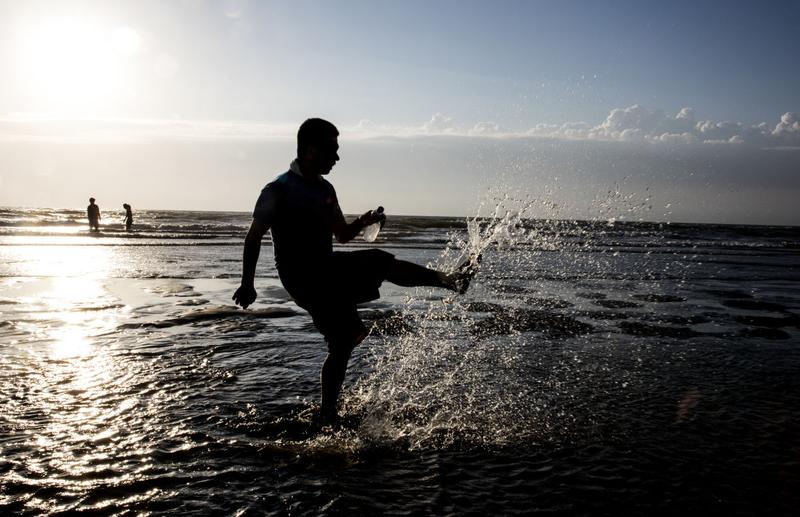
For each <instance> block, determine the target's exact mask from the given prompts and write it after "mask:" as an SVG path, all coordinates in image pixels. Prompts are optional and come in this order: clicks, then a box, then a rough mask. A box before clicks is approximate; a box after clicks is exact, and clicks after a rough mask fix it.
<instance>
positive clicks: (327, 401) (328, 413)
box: [319, 345, 351, 423]
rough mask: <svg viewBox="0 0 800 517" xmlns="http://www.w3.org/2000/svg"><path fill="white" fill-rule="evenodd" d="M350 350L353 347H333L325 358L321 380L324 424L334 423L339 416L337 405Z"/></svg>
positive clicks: (321, 412) (321, 414) (322, 419)
mask: <svg viewBox="0 0 800 517" xmlns="http://www.w3.org/2000/svg"><path fill="white" fill-rule="evenodd" d="M350 350H351V347H350V346H347V345H344V346H340V347H335V346H332V347H331V350H330V351H329V352H328V356H327V357H326V358H325V362H324V363H323V364H322V371H321V372H320V376H319V377H320V379H319V380H320V384H321V385H322V404H321V407H320V419H321V421H322V422H323V423H332V422H334V421H335V420H336V417H337V415H338V413H337V411H336V405H337V403H338V401H339V393H340V392H341V391H342V384H343V383H344V376H345V373H346V372H347V362H348V361H349V360H350Z"/></svg>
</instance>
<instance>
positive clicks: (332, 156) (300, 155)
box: [297, 118, 339, 174]
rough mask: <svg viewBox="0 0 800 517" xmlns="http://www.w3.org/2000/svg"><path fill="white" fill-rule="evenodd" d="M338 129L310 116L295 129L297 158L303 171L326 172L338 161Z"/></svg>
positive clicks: (325, 121)
mask: <svg viewBox="0 0 800 517" xmlns="http://www.w3.org/2000/svg"><path fill="white" fill-rule="evenodd" d="M338 136H339V130H338V129H336V126H334V125H333V124H331V123H330V122H328V121H327V120H323V119H321V118H310V119H308V120H306V121H305V122H303V123H302V124H301V125H300V129H299V130H298V131H297V160H298V161H299V162H300V170H301V171H303V173H306V172H309V173H311V174H328V173H329V172H331V169H332V168H333V166H334V165H335V164H336V162H337V161H339V154H338V151H339V141H338V138H337V137H338Z"/></svg>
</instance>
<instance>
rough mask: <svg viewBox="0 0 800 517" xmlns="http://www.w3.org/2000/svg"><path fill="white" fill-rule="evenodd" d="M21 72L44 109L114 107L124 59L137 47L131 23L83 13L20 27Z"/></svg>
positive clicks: (121, 83)
mask: <svg viewBox="0 0 800 517" xmlns="http://www.w3.org/2000/svg"><path fill="white" fill-rule="evenodd" d="M19 40H20V41H19V45H18V47H17V49H18V57H19V65H20V77H21V78H22V80H23V82H24V84H25V87H26V91H27V92H28V94H29V95H30V98H31V101H32V102H33V104H34V106H35V107H36V108H38V109H40V110H42V111H51V112H56V113H70V114H78V115H91V114H93V113H96V112H98V111H101V110H103V109H105V108H108V107H109V106H112V105H113V103H114V102H115V100H116V99H117V97H118V94H119V93H120V91H121V88H122V87H123V86H124V81H125V72H126V61H127V60H129V59H130V57H131V56H132V55H133V54H135V53H136V52H137V51H138V50H139V48H140V46H141V38H140V36H139V34H138V33H137V32H136V31H135V30H134V29H132V28H130V27H103V26H102V25H101V24H99V23H97V22H95V21H93V20H90V19H85V18H67V17H64V18H53V19H49V20H41V21H38V22H36V23H29V24H27V25H26V26H24V27H23V28H21V33H20V37H19Z"/></svg>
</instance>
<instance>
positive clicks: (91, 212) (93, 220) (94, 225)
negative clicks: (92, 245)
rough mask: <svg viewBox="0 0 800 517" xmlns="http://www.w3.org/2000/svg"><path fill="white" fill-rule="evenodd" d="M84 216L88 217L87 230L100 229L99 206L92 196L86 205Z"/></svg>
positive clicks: (96, 230)
mask: <svg viewBox="0 0 800 517" xmlns="http://www.w3.org/2000/svg"><path fill="white" fill-rule="evenodd" d="M86 217H88V218H89V231H95V232H99V231H100V207H99V206H97V205H95V204H94V198H93V197H90V198H89V206H87V207H86Z"/></svg>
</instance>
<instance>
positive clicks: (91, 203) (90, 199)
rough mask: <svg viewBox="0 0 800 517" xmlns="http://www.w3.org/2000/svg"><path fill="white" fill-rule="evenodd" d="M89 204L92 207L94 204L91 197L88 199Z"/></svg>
mask: <svg viewBox="0 0 800 517" xmlns="http://www.w3.org/2000/svg"><path fill="white" fill-rule="evenodd" d="M89 204H90V205H93V204H94V198H93V197H90V198H89Z"/></svg>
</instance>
